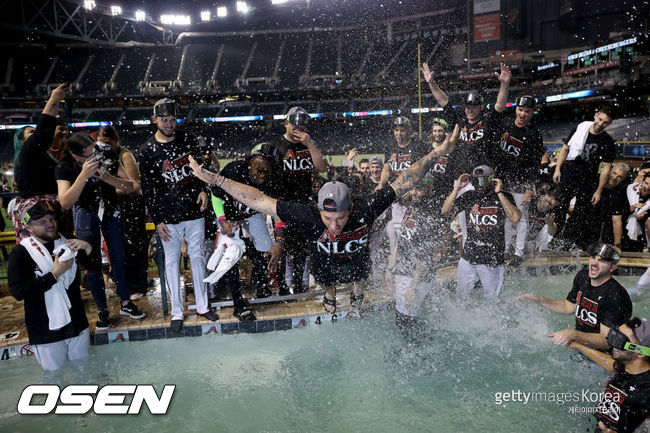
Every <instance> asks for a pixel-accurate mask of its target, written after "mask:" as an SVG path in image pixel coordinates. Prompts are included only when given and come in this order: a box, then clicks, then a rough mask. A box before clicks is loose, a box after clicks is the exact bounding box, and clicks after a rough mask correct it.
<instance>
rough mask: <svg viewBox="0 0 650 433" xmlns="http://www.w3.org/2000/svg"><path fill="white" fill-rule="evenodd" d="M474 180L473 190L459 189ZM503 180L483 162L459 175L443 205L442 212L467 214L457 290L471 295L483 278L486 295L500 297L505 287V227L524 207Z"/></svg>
mask: <svg viewBox="0 0 650 433" xmlns="http://www.w3.org/2000/svg"><path fill="white" fill-rule="evenodd" d="M470 182H471V183H472V186H473V187H474V189H473V190H470V191H467V192H465V193H464V194H462V195H461V196H458V192H459V191H460V190H461V189H463V188H465V187H466V186H467V185H469V184H470ZM502 187H503V183H502V182H501V180H500V179H497V178H495V177H494V171H493V170H492V168H490V167H488V166H487V165H479V166H478V167H476V168H474V170H472V174H471V176H470V175H469V174H467V173H464V174H462V175H461V176H460V177H459V178H458V182H456V185H455V186H454V189H453V190H452V191H451V193H450V194H449V196H448V197H447V198H446V199H445V202H444V204H443V206H442V214H443V215H446V214H447V213H449V212H451V211H452V210H453V211H454V212H455V213H459V212H463V211H464V212H465V214H466V215H467V217H468V218H467V241H466V242H465V245H464V246H463V253H462V255H461V258H460V260H459V262H458V272H457V278H456V294H457V296H459V297H467V296H468V295H469V294H470V292H471V291H472V290H473V289H474V285H475V284H476V283H477V282H478V281H479V280H480V281H481V284H482V285H483V296H484V297H485V298H486V299H489V298H496V297H497V296H499V295H500V294H501V291H502V290H503V280H504V274H505V264H504V263H505V260H504V251H505V248H504V236H505V233H504V227H505V223H506V220H508V221H511V222H518V221H519V220H520V219H521V211H520V210H519V209H517V207H516V206H515V205H514V199H513V198H512V196H511V195H510V194H508V193H504V192H503V190H502Z"/></svg>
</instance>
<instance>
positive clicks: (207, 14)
mask: <svg viewBox="0 0 650 433" xmlns="http://www.w3.org/2000/svg"><path fill="white" fill-rule="evenodd" d="M201 21H210V11H201Z"/></svg>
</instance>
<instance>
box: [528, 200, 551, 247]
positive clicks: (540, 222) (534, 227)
mask: <svg viewBox="0 0 650 433" xmlns="http://www.w3.org/2000/svg"><path fill="white" fill-rule="evenodd" d="M554 211H555V209H549V210H547V211H545V212H542V211H540V210H539V209H537V203H536V202H535V201H534V202H532V203H531V204H530V206H529V207H528V239H535V238H536V237H537V235H539V232H541V231H542V229H543V228H544V226H545V225H546V217H547V216H548V215H549V214H551V213H553V212H554Z"/></svg>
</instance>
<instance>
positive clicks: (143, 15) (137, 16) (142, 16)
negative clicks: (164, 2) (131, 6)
mask: <svg viewBox="0 0 650 433" xmlns="http://www.w3.org/2000/svg"><path fill="white" fill-rule="evenodd" d="M145 19H147V14H146V13H145V11H141V10H137V11H135V20H136V21H144V20H145Z"/></svg>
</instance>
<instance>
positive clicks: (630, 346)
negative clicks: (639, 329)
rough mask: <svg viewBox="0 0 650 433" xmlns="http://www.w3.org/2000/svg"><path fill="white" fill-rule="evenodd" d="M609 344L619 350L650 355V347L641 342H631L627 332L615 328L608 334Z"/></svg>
mask: <svg viewBox="0 0 650 433" xmlns="http://www.w3.org/2000/svg"><path fill="white" fill-rule="evenodd" d="M607 344H609V345H610V346H612V347H613V348H615V349H618V350H628V351H630V352H634V353H638V354H640V355H645V356H650V348H649V347H645V346H641V345H640V344H634V343H630V339H629V338H627V336H626V335H625V334H623V333H622V332H621V331H619V330H618V329H615V328H611V329H610V330H609V333H608V334H607Z"/></svg>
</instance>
